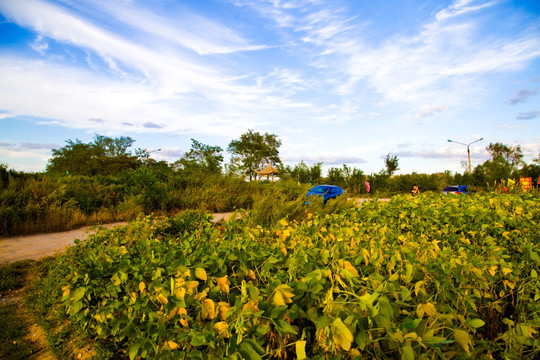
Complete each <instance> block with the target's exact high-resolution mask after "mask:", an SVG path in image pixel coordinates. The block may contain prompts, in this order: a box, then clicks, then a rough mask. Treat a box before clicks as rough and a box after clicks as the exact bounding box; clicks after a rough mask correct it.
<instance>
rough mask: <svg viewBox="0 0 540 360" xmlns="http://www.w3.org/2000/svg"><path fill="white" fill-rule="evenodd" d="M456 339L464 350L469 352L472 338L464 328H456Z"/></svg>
mask: <svg viewBox="0 0 540 360" xmlns="http://www.w3.org/2000/svg"><path fill="white" fill-rule="evenodd" d="M454 340H456V342H457V343H458V344H459V345H461V347H462V348H463V350H465V352H466V353H467V354H468V353H469V344H470V342H471V339H470V337H469V333H468V332H466V331H463V330H455V331H454Z"/></svg>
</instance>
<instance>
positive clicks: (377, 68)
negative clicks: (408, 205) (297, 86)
mask: <svg viewBox="0 0 540 360" xmlns="http://www.w3.org/2000/svg"><path fill="white" fill-rule="evenodd" d="M234 2H235V3H236V4H243V5H246V6H250V7H255V8H256V9H257V10H258V11H259V13H260V14H262V15H263V16H266V17H268V18H271V19H272V20H273V21H275V23H276V24H277V25H278V26H280V27H285V28H289V29H291V30H292V31H294V32H296V33H302V34H304V35H303V37H302V39H303V40H304V42H305V43H306V44H312V45H315V47H313V48H310V47H306V46H303V47H302V49H303V50H304V53H305V54H306V56H307V57H308V59H309V61H310V64H311V66H313V67H318V68H321V69H324V70H325V71H327V76H328V78H327V79H326V81H327V85H332V81H331V80H330V79H333V80H334V81H335V84H334V91H336V92H337V93H339V94H349V95H352V94H355V93H356V92H358V91H359V89H361V87H363V86H365V82H367V84H368V85H369V86H371V87H372V88H373V89H375V90H376V91H377V92H378V93H379V94H381V95H382V96H384V97H385V98H386V99H387V100H389V101H399V102H406V103H409V104H412V105H413V106H415V107H416V108H417V114H418V115H419V116H420V117H422V116H426V115H427V116H429V115H433V114H434V112H431V111H429V110H428V111H427V112H426V110H425V106H426V105H425V104H426V103H427V104H429V105H427V107H428V108H429V109H434V110H435V112H436V111H437V110H436V109H437V108H439V109H442V107H449V106H453V105H456V104H459V105H462V104H467V103H471V99H474V98H475V95H477V94H481V93H482V91H483V90H485V88H484V87H487V86H488V85H487V83H484V82H482V81H481V79H482V76H484V75H486V74H489V73H491V72H494V71H508V70H515V69H520V68H523V67H524V66H525V65H526V64H527V63H528V62H530V61H531V60H533V59H536V58H538V57H540V38H538V36H537V35H538V34H537V33H535V32H534V31H527V30H526V29H525V30H523V32H522V33H521V34H519V35H517V37H516V36H509V37H507V38H498V39H497V40H495V39H488V40H487V41H486V40H483V41H480V40H479V38H478V37H479V31H480V30H479V27H481V25H482V24H481V23H480V21H481V20H479V19H481V18H480V17H476V18H473V17H472V15H478V14H482V13H483V12H486V11H489V9H490V8H492V7H494V6H497V5H498V4H499V2H498V1H469V0H461V1H455V2H454V3H452V4H451V5H450V6H448V7H447V8H444V9H442V10H440V11H439V12H437V13H436V14H435V15H434V16H433V17H432V19H431V21H427V22H426V23H425V24H424V26H423V29H422V31H421V32H419V33H417V34H414V35H410V36H403V35H396V36H393V37H390V38H387V39H385V40H384V41H383V42H381V43H374V44H371V43H369V42H368V40H369V36H366V34H369V33H370V28H369V23H368V22H367V21H366V22H362V21H361V19H354V20H355V22H351V19H352V18H351V17H350V16H349V15H347V13H346V12H345V11H343V7H340V6H339V5H338V4H339V2H332V3H331V4H330V3H326V2H323V1H313V2H310V6H309V7H307V6H306V7H304V8H302V11H299V10H298V6H299V4H300V5H301V4H303V3H304V2H287V1H266V2H264V1H263V2H257V3H256V5H255V4H253V3H251V2H248V1H239V0H236V1H234ZM308 8H309V9H310V10H307V9H308ZM283 18H285V19H286V21H284V20H283ZM284 37H285V38H286V37H287V35H285V36H284ZM289 45H290V46H291V47H297V46H299V44H298V43H297V42H289ZM300 45H301V44H300ZM337 79H339V80H341V81H337ZM443 99H444V102H443ZM422 103H423V104H422ZM441 103H443V104H444V105H438V104H441Z"/></svg>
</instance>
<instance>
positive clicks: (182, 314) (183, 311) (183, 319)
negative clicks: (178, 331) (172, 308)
mask: <svg viewBox="0 0 540 360" xmlns="http://www.w3.org/2000/svg"><path fill="white" fill-rule="evenodd" d="M176 313H177V314H178V315H179V316H180V324H181V325H182V326H183V327H187V326H188V321H187V310H186V308H183V307H181V308H178V311H177V312H176Z"/></svg>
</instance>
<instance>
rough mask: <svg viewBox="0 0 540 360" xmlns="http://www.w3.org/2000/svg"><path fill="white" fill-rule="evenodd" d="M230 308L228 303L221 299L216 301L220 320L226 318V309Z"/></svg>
mask: <svg viewBox="0 0 540 360" xmlns="http://www.w3.org/2000/svg"><path fill="white" fill-rule="evenodd" d="M230 308H231V306H230V305H229V303H226V302H222V301H220V302H218V311H219V317H220V318H221V319H222V320H225V319H226V318H227V311H229V309H230Z"/></svg>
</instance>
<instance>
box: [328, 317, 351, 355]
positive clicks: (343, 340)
mask: <svg viewBox="0 0 540 360" xmlns="http://www.w3.org/2000/svg"><path fill="white" fill-rule="evenodd" d="M332 333H333V335H334V342H335V343H336V345H339V346H341V348H342V349H343V350H345V351H349V350H350V349H351V344H352V341H353V334H352V332H351V330H349V328H348V327H347V326H346V325H345V324H344V323H343V321H341V319H340V318H336V319H335V320H334V322H333V323H332Z"/></svg>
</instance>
